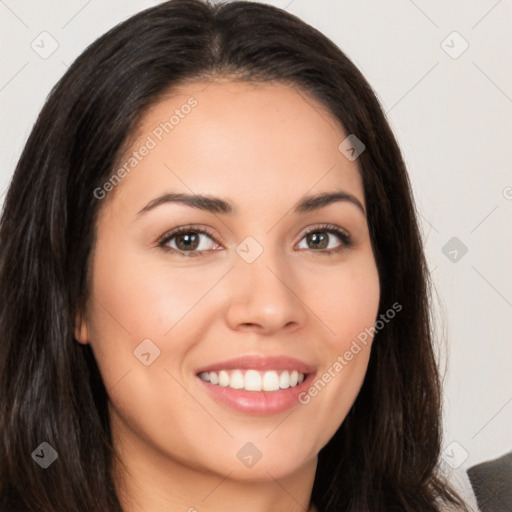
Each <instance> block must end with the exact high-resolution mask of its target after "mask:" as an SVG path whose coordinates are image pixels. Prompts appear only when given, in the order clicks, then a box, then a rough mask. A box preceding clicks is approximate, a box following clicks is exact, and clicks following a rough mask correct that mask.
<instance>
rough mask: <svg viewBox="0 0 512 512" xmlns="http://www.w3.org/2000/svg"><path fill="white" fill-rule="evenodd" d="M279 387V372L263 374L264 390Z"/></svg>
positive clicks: (274, 389) (273, 389) (275, 389)
mask: <svg viewBox="0 0 512 512" xmlns="http://www.w3.org/2000/svg"><path fill="white" fill-rule="evenodd" d="M278 389H279V376H278V375H277V372H274V371H271V372H265V373H264V374H263V391H277V390H278Z"/></svg>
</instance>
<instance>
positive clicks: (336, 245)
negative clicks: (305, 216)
mask: <svg viewBox="0 0 512 512" xmlns="http://www.w3.org/2000/svg"><path fill="white" fill-rule="evenodd" d="M336 238H337V239H338V242H336ZM302 240H304V241H305V245H306V247H304V246H302V247H300V246H299V248H300V249H311V250H313V252H318V253H320V254H331V253H335V252H339V251H342V250H343V249H345V248H347V247H350V246H351V245H352V238H351V237H350V235H349V234H348V233H347V232H346V231H343V230H341V229H340V228H337V227H334V226H317V227H314V228H311V229H309V230H308V231H307V232H306V234H305V235H304V236H303V238H302ZM301 243H303V242H302V241H301Z"/></svg>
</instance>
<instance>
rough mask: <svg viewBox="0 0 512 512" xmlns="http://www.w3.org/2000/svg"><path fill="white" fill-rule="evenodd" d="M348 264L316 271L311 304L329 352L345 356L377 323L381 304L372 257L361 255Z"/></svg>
mask: <svg viewBox="0 0 512 512" xmlns="http://www.w3.org/2000/svg"><path fill="white" fill-rule="evenodd" d="M360 256H361V257H354V258H353V259H351V260H350V261H347V262H346V264H342V265H339V266H337V267H335V266H332V267H328V268H326V269H325V270H323V271H317V272H316V274H315V279H314V288H313V291H312V292H310V293H309V298H310V299H309V300H311V303H312V304H315V307H316V309H315V313H316V314H317V316H318V318H319V319H320V320H321V321H322V322H323V323H324V325H325V327H326V332H327V335H326V336H325V337H324V340H325V341H326V348H327V350H329V351H330V352H331V355H332V353H333V351H334V352H336V353H343V352H344V351H345V350H347V349H348V348H349V347H350V345H351V342H352V340H354V339H356V338H357V336H358V335H359V334H361V333H363V332H367V330H368V329H369V328H370V327H372V326H373V325H374V323H375V320H376V317H377V313H378V308H379V301H380V285H379V275H378V271H377V267H376V264H375V261H374V258H373V256H372V255H371V253H370V254H368V253H361V255H360Z"/></svg>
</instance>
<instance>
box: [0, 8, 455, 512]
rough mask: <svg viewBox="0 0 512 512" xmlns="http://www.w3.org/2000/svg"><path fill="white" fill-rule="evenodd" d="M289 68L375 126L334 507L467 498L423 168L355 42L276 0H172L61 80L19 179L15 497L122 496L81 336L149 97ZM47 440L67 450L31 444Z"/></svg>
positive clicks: (335, 459)
mask: <svg viewBox="0 0 512 512" xmlns="http://www.w3.org/2000/svg"><path fill="white" fill-rule="evenodd" d="M215 76H224V77H235V78H236V79H240V80H251V81H260V80H261V81H269V80H272V81H277V82H282V83H286V84H290V85H292V86H293V87H296V88H297V90H300V91H302V92H304V93H305V94H310V95H312V96H313V97H315V98H316V99H317V100H318V101H319V102H320V103H321V104H323V105H325V107H327V109H328V110H329V111H330V112H331V113H332V115H333V116H335V117H336V118H337V119H339V121H340V122H341V123H342V125H343V126H344V128H345V129H346V131H347V133H350V134H354V135H355V136H357V138H359V139H360V140H361V141H363V143H364V145H365V146H366V150H365V151H364V152H363V153H362V154H361V155H360V156H359V163H360V168H361V173H362V176H363V181H364V190H365V200H366V204H367V211H368V224H369V230H370V237H371V241H372V244H373V247H374V251H375V257H376V261H377V266H378V271H379V277H380V282H381V302H380V311H379V313H384V312H385V311H386V310H388V309H389V308H390V307H391V305H392V304H394V303H395V302H398V303H399V304H401V305H402V307H403V309H402V311H401V312H400V314H399V315H397V316H396V318H395V319H394V320H393V321H392V322H390V323H389V324H388V325H387V326H386V328H385V329H383V330H381V331H379V332H378V333H377V334H376V336H375V340H374V345H373V348H372V354H371V357H370V362H369V367H368V371H367V375H366V378H365V381H364V384H363V386H362V389H361V391H360V393H359V395H358V397H357V399H356V401H355V403H354V405H353V407H352V409H351V410H350V412H349V414H348V416H347V418H346V419H345V421H344V422H343V424H342V425H341V426H340V428H339V430H338V431H337V432H336V434H335V435H334V436H333V438H332V439H331V440H330V441H329V443H328V444H327V445H326V446H325V447H324V448H323V449H322V450H321V452H320V454H319V459H318V468H317V473H316V478H315V482H314V487H313V494H312V501H313V502H314V503H315V504H316V506H317V508H318V510H319V511H320V512H331V511H332V512H334V511H336V512H341V511H346V512H348V511H352V512H356V511H357V512H370V511H371V512H384V511H385V512H389V511H410V512H423V511H425V512H426V511H438V510H439V507H440V504H441V503H447V504H455V505H457V504H458V505H462V504H461V503H460V502H459V500H458V498H457V496H456V494H455V493H454V492H453V491H452V490H451V489H450V488H449V486H447V484H446V483H445V482H444V481H443V480H442V479H441V477H440V476H439V475H438V471H437V464H438V458H439V452H440V381H439V375H438V370H437V367H436V362H435V358H434V353H433V346H432V343H433V340H432V333H431V325H430V318H429V308H430V306H429V303H430V298H429V281H428V274H427V267H426V263H425V258H424V253H423V248H422V244H421V239H420V235H419V230H418V225H417V218H416V214H415V209H414V203H413V199H412V193H411V189H410V184H409V181H408V176H407V171H406V168H405V165H404V162H403V160H402V156H401V154H400V150H399V148H398V145H397V143H396V141H395V138H394V136H393V134H392V132H391V130H390V127H389V125H388V123H387V121H386V119H385V116H384V114H383V112H382V110H381V108H380V106H379V104H378V101H377V99H376V97H375V95H374V93H373V92H372V89H371V88H370V86H369V85H368V83H367V82H366V80H365V79H364V77H363V76H362V75H361V73H360V72H359V70H358V69H357V68H356V67H355V66H354V64H352V63H351V61H350V60H349V59H348V58H347V57H346V56H345V55H344V53H343V52H342V51H341V50H340V49H339V48H338V47H336V46H335V45H334V44H333V43H332V42H331V41H330V40H329V39H327V38H326V37H325V36H324V35H322V34H321V33H319V32H318V31H316V30H315V29H313V28H312V27H310V26H309V25H307V24H306V23H304V22H303V21H301V20H300V19H298V18H297V17H295V16H293V15H291V14H289V13H287V12H285V11H284V10H280V9H278V8H275V7H271V6H268V5H263V4H258V3H254V2H231V3H222V4H217V5H210V4H208V3H205V2H203V1H200V0H171V1H169V2H165V3H163V4H161V5H158V6H157V7H154V8H151V9H148V10H146V11H143V12H141V13H139V14H137V15H136V16H133V17H132V18H130V19H129V20H127V21H125V22H123V23H121V24H120V25H118V26H117V27H115V28H113V29H112V30H110V31H109V32H108V33H107V34H105V35H104V36H103V37H101V38H100V39H98V40H97V41H96V42H95V43H93V44H92V45H91V46H90V47H89V48H87V49H86V50H85V52H84V53H83V54H82V55H81V56H80V57H79V58H78V59H77V60H76V62H75V63H74V64H73V65H72V66H71V67H70V69H69V70H68V72H67V73H66V74H65V75H64V77H63V78H62V79H61V80H60V81H59V83H58V84H57V85H56V86H55V88H54V89H53V91H52V93H51V94H50V96H49V98H48V100H47V102H46V104H45V106H44V108H43V109H42V111H41V113H40V115H39V118H38V119H37V122H36V124H35V126H34V128H33V130H32V133H31V135H30V137H29V139H28V142H27V144H26V146H25V149H24V151H23V153H22V155H21V158H20V160H19V163H18V165H17V168H16V171H15V173H14V177H13V180H12V183H11V185H10V188H9V191H8V194H7V197H6V200H5V204H4V211H3V215H2V219H1V224H0V395H1V397H2V398H1V400H0V508H1V510H2V511H16V512H19V511H22V510H27V511H38V512H39V511H41V510H44V511H45V512H52V511H59V512H60V511H64V510H65V511H76V512H91V511H101V512H104V511H107V510H108V511H112V512H114V511H118V512H119V511H121V506H120V504H119V501H118V498H117V496H116V492H115V488H114V485H113V476H112V471H111V468H112V460H113V457H114V456H115V455H114V452H113V448H112V444H111V433H110V426H109V418H108V414H107V407H106V405H107V393H106V391H105V388H104V386H103V383H102V381H101V377H100V375H99V371H98V368H97V366H96V363H95V360H94V357H93V355H92V352H91V349H90V347H89V346H88V345H86V346H84V345H81V344H79V343H77V342H76V341H75V340H74V337H73V326H74V318H75V314H76V312H78V311H81V310H82V308H83V306H84V304H85V299H86V294H87V279H86V270H87V268H88V263H89V259H90V251H91V246H92V243H93V240H94V232H95V222H96V218H97V214H98V209H99V208H100V204H101V202H100V201H99V200H98V199H97V198H96V196H95V195H94V193H93V191H94V190H95V189H97V188H98V187H100V186H101V185H102V184H103V183H105V181H106V180H107V179H108V177H109V176H111V175H112V171H113V169H114V166H115V163H116V158H117V157H118V156H119V154H120V151H121V148H122V147H123V144H124V143H125V142H126V141H127V140H128V137H129V136H130V134H132V133H133V131H134V129H135V127H136V126H137V122H138V120H139V119H140V117H141V115H142V114H143V113H144V112H145V111H146V110H147V108H148V107H149V106H150V105H152V104H154V103H155V102H157V101H158V100H159V98H160V97H161V96H162V94H164V93H165V92H166V91H168V90H170V88H172V87H173V86H174V85H176V84H179V83H180V82H182V81H184V80H193V79H198V78H202V79H209V78H212V77H215ZM43 441H44V442H47V443H48V444H50V445H51V446H52V447H53V448H54V449H55V450H56V452H57V453H58V460H57V461H56V462H55V463H54V464H52V465H51V466H50V467H48V468H47V469H45V470H43V469H41V468H40V467H39V465H37V464H36V463H35V462H34V460H32V457H31V453H32V452H33V451H34V449H35V448H36V447H37V446H38V445H40V443H41V442H43Z"/></svg>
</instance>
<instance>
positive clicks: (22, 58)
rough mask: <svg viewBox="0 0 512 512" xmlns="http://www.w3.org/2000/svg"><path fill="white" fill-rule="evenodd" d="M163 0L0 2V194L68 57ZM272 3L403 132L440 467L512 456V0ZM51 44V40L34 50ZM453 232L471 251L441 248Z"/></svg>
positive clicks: (400, 136) (397, 131)
mask: <svg viewBox="0 0 512 512" xmlns="http://www.w3.org/2000/svg"><path fill="white" fill-rule="evenodd" d="M157 3H159V2H158V1H150V0H123V1H121V0H115V1H109V2H106V1H101V0H89V1H87V0H47V1H37V0H0V52H1V62H2V66H1V68H0V109H1V126H0V202H1V201H3V196H4V193H5V189H6V187H7V185H8V182H9V180H10V177H11V175H12V172H13V170H14V167H15V164H16V161H17V159H18V157H19V154H20V152H21V150H22V147H23V145H24V143H25V140H26V138H27V136H28V134H29V132H30V129H31V127H32V124H33V123H34V121H35V118H36V116H37V114H38V112H39V110H40V109H41V107H42V105H43V102H44V100H45V97H46V96H47V94H48V93H49V91H50V89H51V87H52V86H53V85H54V84H55V83H56V82H57V80H58V79H59V78H60V77H61V76H62V74H63V73H64V72H65V71H66V69H67V67H68V66H69V64H70V63H71V62H72V61H73V60H74V59H75V58H76V57H77V56H78V55H79V54H80V53H81V52H82V51H83V50H84V49H85V47H86V46H87V45H88V44H89V43H91V42H92V41H93V40H95V39H96V38H97V37H99V36H100V35H101V34H103V33H104V32H105V31H106V30H108V29H109V28H111V27H112V26H114V25H115V24H117V23H119V22H120V21H123V20H125V19H126V18H128V17H129V16H131V15H132V14H134V13H135V12H138V11H140V10H142V9H144V8H146V7H150V6H152V5H156V4H157ZM268 3H271V4H273V5H276V6H278V7H282V8H285V9H287V10H288V11H289V12H291V13H293V14H296V15H298V16H299V17H301V18H302V19H304V20H305V21H306V22H308V23H310V24H312V25H313V26H315V27H316V28H318V29H319V30H320V31H322V32H323V33H325V34H326V35H327V36H328V37H330V38H331V39H333V40H334V41H335V42H336V43H337V44H338V45H339V46H340V47H341V48H342V50H344V51H345V52H346V53H347V55H348V56H349V57H350V58H351V59H352V60H353V61H354V62H355V63H356V65H357V66H358V67H359V68H360V69H361V71H362V72H363V74H364V75H365V76H366V77H367V79H368V80H369V82H370V83H371V84H372V86H373V87H374V89H375V91H376V93H377V95H378V97H379V99H380V101H381V103H382V105H383V107H384V109H385V111H386V112H387V114H388V118H389V121H390V123H391V126H392V127H393V129H394V131H395V134H396V136H397V138H398V140H399V143H400V146H401V148H402V151H403V153H404V156H405V159H406V163H407V165H408V168H409V172H410V175H411V180H412V183H413V186H414V192H415V197H416V201H417V205H418V209H419V212H420V216H421V223H422V229H423V235H424V239H425V242H426V250H427V256H428V260H429V265H430V269H431V272H432V277H433V280H434V283H435V287H436V291H437V296H438V300H437V302H436V309H435V318H436V324H437V326H438V334H439V336H440V337H441V338H442V339H443V340H444V341H443V343H444V345H442V358H443V360H446V357H447V356H448V358H447V361H448V363H447V367H446V378H445V413H446V419H445V440H444V446H445V452H444V459H445V461H446V462H447V463H448V464H449V465H451V466H453V467H456V466H460V467H461V468H467V467H469V466H471V465H473V464H476V463H478V462H481V461H483V460H486V459H489V458H494V457H497V456H499V455H501V454H503V453H505V452H506V451H509V450H511V449H512V385H511V373H512V372H511V366H512V339H511V338H512V336H511V327H512V325H511V324H512V322H511V318H512V270H511V262H512V242H511V231H512V230H511V227H512V222H511V220H512V172H511V163H512V153H511V151H510V146H511V145H512V139H511V135H512V66H511V65H510V63H511V62H512V2H511V0H499V1H496V0H479V1H475V0H472V1H467V0H457V1H451V2H436V1H434V0H429V1H427V0H415V1H412V0H392V1H386V2H382V1H378V0H359V1H355V0H347V1H343V0H340V1H334V0H331V1H329V0H318V1H312V0H309V1H308V0H292V1H290V0H272V1H268ZM44 31H46V32H48V33H49V34H50V36H47V35H42V36H41V35H40V34H41V33H42V32H44ZM454 31H455V32H457V33H458V35H457V34H455V35H454V34H452V33H453V32H454ZM53 40H55V41H56V44H58V48H57V49H56V50H55V51H54V53H52V54H51V55H50V56H48V57H47V58H45V59H43V58H41V56H40V55H39V54H41V53H43V54H44V52H49V51H50V50H51V49H52V44H55V43H54V42H53ZM443 41H444V42H443ZM466 44H468V45H469V46H468V48H467V49H466V50H465V51H464V52H463V53H462V54H460V55H458V54H459V53H460V52H461V51H462V50H463V49H464V47H465V45H466ZM31 45H33V46H34V47H35V48H37V49H38V50H37V52H39V53H37V52H36V51H35V49H33V48H32V47H31ZM450 54H451V55H450ZM44 56H46V55H44ZM454 57H456V58H454ZM452 237H457V239H458V240H459V241H460V243H462V244H464V245H465V246H466V247H467V253H466V254H462V252H461V250H460V248H457V247H456V246H451V245H448V246H446V244H447V243H448V241H449V240H450V239H452ZM457 243H459V242H457ZM459 245H460V244H459ZM443 248H444V249H443ZM443 250H444V252H443ZM454 250H455V251H457V252H456V253H455V252H453V251H454ZM445 253H446V255H445ZM450 253H451V254H450ZM455 257H456V258H457V259H456V261H451V259H453V258H455ZM450 258H451V259H450ZM411 343H414V340H411Z"/></svg>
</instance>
